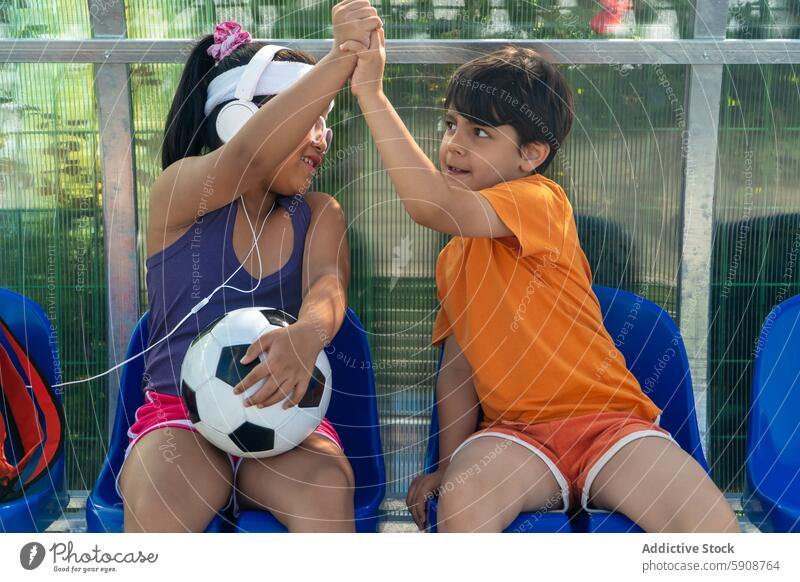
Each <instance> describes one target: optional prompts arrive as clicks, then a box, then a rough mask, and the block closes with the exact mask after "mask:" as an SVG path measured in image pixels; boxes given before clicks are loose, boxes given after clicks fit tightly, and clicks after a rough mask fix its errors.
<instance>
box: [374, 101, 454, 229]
mask: <svg viewBox="0 0 800 582" xmlns="http://www.w3.org/2000/svg"><path fill="white" fill-rule="evenodd" d="M359 106H360V107H361V111H362V112H363V113H364V117H365V119H366V121H367V125H368V126H369V129H370V132H371V133H372V137H373V139H374V140H375V144H376V146H377V148H378V152H379V153H380V156H381V159H382V160H383V164H384V166H385V167H386V169H387V171H388V172H389V178H390V179H391V180H392V183H393V184H394V187H395V190H396V191H397V194H398V195H399V196H400V199H401V200H402V202H403V205H404V206H405V208H406V211H407V212H408V214H409V215H410V216H411V218H412V219H413V220H414V221H415V222H418V223H420V224H423V225H425V226H429V224H428V223H430V220H429V217H431V216H433V215H435V214H436V213H438V212H440V211H441V210H442V209H444V208H446V205H447V202H448V200H449V196H450V188H449V186H448V184H447V181H446V179H445V177H444V176H443V175H442V173H441V172H440V171H439V170H438V169H437V168H436V166H435V165H434V164H433V162H431V161H430V159H428V156H426V155H425V152H423V151H422V149H421V148H420V147H419V146H418V145H417V143H416V141H415V140H414V138H413V136H412V135H411V133H410V132H409V131H408V129H407V128H406V126H405V124H404V123H403V120H402V119H400V116H399V115H398V114H397V111H395V109H394V107H393V106H392V104H391V102H390V101H389V99H388V98H387V97H386V95H384V94H383V93H379V94H370V95H366V96H363V97H359Z"/></svg>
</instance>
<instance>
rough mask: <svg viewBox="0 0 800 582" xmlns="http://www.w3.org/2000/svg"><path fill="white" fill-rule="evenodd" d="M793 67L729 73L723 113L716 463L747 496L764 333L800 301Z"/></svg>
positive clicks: (721, 478)
mask: <svg viewBox="0 0 800 582" xmlns="http://www.w3.org/2000/svg"><path fill="white" fill-rule="evenodd" d="M793 69H794V68H793V67H790V66H768V67H763V66H762V67H759V66H736V67H730V68H728V69H727V70H726V72H725V76H724V81H723V90H722V105H721V110H720V154H719V174H718V175H719V180H718V188H717V192H716V197H717V204H716V215H715V217H714V219H715V229H714V230H715V238H714V240H715V245H714V257H713V259H714V263H713V271H712V285H713V286H712V320H713V323H712V328H711V332H710V333H711V342H710V350H711V351H710V354H711V370H712V372H713V376H712V379H711V396H710V398H711V400H710V403H709V406H710V408H709V423H710V429H711V455H710V456H711V461H712V464H713V467H712V470H713V475H714V479H715V480H716V482H717V483H718V484H719V485H720V486H721V487H723V488H725V489H728V490H734V491H738V490H741V487H742V484H743V473H742V471H743V468H744V461H745V451H746V438H747V411H748V408H749V406H750V386H751V379H752V373H753V366H752V364H753V356H754V351H755V346H756V343H757V339H758V335H759V333H760V330H761V325H762V323H763V322H764V319H765V318H766V316H767V314H768V313H769V311H770V310H771V309H772V307H774V306H775V305H777V304H778V303H780V302H782V301H784V300H786V299H788V298H789V297H791V296H793V295H797V294H798V293H800V265H799V264H798V256H799V255H800V186H798V185H799V184H800V149H798V144H799V143H800V141H799V139H798V138H799V137H800V98H798V94H797V82H798V78H797V72H796V71H794V70H793Z"/></svg>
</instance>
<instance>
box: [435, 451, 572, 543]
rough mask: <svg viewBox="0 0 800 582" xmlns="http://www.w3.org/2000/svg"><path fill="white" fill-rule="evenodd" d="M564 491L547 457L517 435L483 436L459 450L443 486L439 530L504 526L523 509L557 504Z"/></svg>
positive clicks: (547, 508)
mask: <svg viewBox="0 0 800 582" xmlns="http://www.w3.org/2000/svg"><path fill="white" fill-rule="evenodd" d="M562 508H563V494H562V489H561V486H560V485H559V483H558V482H557V481H556V478H555V476H554V475H553V473H552V471H551V470H550V469H549V468H548V466H547V464H546V463H545V461H544V460H542V459H541V458H540V457H539V456H537V454H535V453H534V452H533V451H531V450H530V449H529V448H527V447H526V446H523V445H521V444H519V443H516V442H514V441H511V440H508V439H504V438H501V437H494V436H483V437H480V438H476V439H474V440H472V441H469V442H468V443H467V444H466V445H464V446H463V447H462V448H461V449H460V450H457V451H456V454H455V455H454V456H453V458H452V460H451V461H450V465H449V466H448V468H447V470H446V471H445V474H444V478H443V479H442V484H441V486H440V488H439V509H438V516H437V517H438V520H439V524H438V527H439V531H442V532H455V531H460V532H501V531H503V530H504V529H505V528H506V527H508V525H509V524H510V523H511V522H512V521H514V519H516V518H517V516H518V515H519V514H520V513H521V512H523V511H537V510H540V509H543V510H545V511H550V510H559V509H562Z"/></svg>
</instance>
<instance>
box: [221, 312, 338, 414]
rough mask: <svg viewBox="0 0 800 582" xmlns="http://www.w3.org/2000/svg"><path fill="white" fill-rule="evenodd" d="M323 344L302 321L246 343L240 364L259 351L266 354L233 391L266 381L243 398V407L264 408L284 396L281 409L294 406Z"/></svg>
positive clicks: (297, 402) (251, 358) (318, 336)
mask: <svg viewBox="0 0 800 582" xmlns="http://www.w3.org/2000/svg"><path fill="white" fill-rule="evenodd" d="M324 345H325V343H324V340H323V339H322V338H320V334H318V333H317V332H315V331H314V330H313V329H312V328H310V327H309V326H307V325H304V324H302V323H294V324H292V325H290V326H288V327H284V328H282V329H275V330H272V331H270V332H269V333H266V334H264V335H262V336H261V337H260V338H258V339H257V340H256V341H254V342H253V343H252V344H251V345H250V347H249V348H248V349H247V352H246V353H245V355H244V357H243V358H242V360H241V363H242V364H248V363H250V362H251V361H252V360H254V359H256V357H258V355H259V354H261V353H263V352H266V354H267V357H266V359H265V360H264V361H263V362H261V363H259V364H258V365H257V366H256V367H255V368H253V370H252V371H251V372H250V373H249V374H248V375H247V376H245V377H244V378H243V379H242V381H241V382H239V383H238V384H237V385H236V386H235V387H234V390H233V392H234V394H241V393H242V392H244V391H245V390H247V389H248V388H250V387H251V386H253V385H254V384H257V383H258V382H259V381H261V380H266V381H265V382H264V385H263V386H262V387H261V389H259V390H258V391H257V392H256V393H255V394H251V395H250V397H249V398H247V399H246V400H245V406H258V407H259V408H264V407H266V406H271V405H273V404H275V403H276V402H280V401H281V400H283V399H284V398H286V397H290V398H289V400H287V401H286V402H285V403H284V405H283V407H284V408H291V407H292V406H297V405H298V404H299V403H300V401H301V400H302V399H303V396H304V395H305V393H306V390H308V383H309V381H310V380H311V374H312V373H313V372H314V365H315V364H316V362H317V356H318V355H319V352H320V350H321V349H322V348H323V347H324Z"/></svg>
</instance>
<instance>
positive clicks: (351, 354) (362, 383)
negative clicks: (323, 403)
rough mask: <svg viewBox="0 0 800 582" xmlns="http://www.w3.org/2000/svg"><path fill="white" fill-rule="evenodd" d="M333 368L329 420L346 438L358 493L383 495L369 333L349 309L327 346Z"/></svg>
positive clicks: (383, 468)
mask: <svg viewBox="0 0 800 582" xmlns="http://www.w3.org/2000/svg"><path fill="white" fill-rule="evenodd" d="M325 352H326V354H327V355H328V360H329V361H330V364H331V369H332V371H333V395H332V396H331V402H330V405H329V406H328V412H327V417H328V420H330V421H331V423H332V424H333V425H334V427H336V431H337V432H338V433H339V436H340V437H341V438H342V443H343V444H344V451H345V453H346V454H347V458H348V459H349V460H350V464H351V466H352V467H353V472H354V473H355V476H356V492H357V493H356V495H357V496H362V495H363V496H364V497H365V498H374V497H375V496H379V497H381V498H382V497H383V493H384V489H385V486H386V485H385V481H386V469H385V466H384V461H383V449H382V447H381V437H380V421H379V419H378V403H377V394H376V390H375V375H374V368H373V365H372V356H371V355H370V350H369V344H368V343H367V334H366V332H365V331H364V327H363V325H362V324H361V321H360V320H359V318H358V316H357V315H356V314H355V312H354V311H353V310H352V309H348V310H347V313H346V314H345V319H344V322H343V323H342V327H341V329H340V330H339V333H337V334H336V336H335V337H334V338H333V341H331V343H330V345H329V346H328V347H327V348H325Z"/></svg>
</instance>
